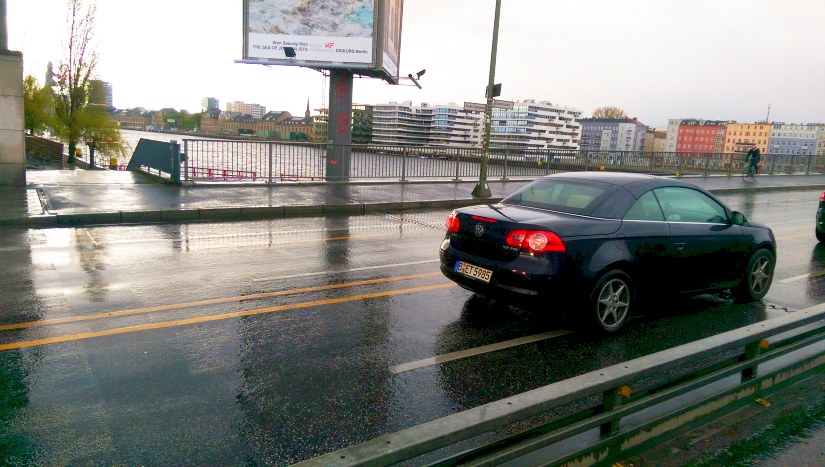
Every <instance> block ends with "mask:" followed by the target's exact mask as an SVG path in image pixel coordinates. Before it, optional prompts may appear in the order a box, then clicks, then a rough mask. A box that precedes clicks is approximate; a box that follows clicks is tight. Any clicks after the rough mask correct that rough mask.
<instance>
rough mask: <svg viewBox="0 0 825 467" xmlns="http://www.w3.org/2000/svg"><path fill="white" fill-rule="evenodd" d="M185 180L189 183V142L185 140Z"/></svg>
mask: <svg viewBox="0 0 825 467" xmlns="http://www.w3.org/2000/svg"><path fill="white" fill-rule="evenodd" d="M183 154H184V157H183V179H184V180H185V181H187V182H188V181H189V140H186V139H185V140H183Z"/></svg>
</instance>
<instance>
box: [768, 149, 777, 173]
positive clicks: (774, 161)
mask: <svg viewBox="0 0 825 467" xmlns="http://www.w3.org/2000/svg"><path fill="white" fill-rule="evenodd" d="M766 157H767V156H766ZM774 166H776V154H773V157H771V170H770V172H768V174H770V175H773V168H774Z"/></svg>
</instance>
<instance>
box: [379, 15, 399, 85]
mask: <svg viewBox="0 0 825 467" xmlns="http://www.w3.org/2000/svg"><path fill="white" fill-rule="evenodd" d="M382 5H383V11H382V12H381V16H382V20H383V21H382V29H383V30H382V34H381V35H382V39H383V46H382V47H381V49H380V50H381V51H382V62H381V66H380V67H379V68H383V70H384V71H385V72H386V74H387V75H389V76H390V77H393V78H395V79H394V81H395V82H397V81H398V66H399V62H400V60H401V18H402V16H403V13H402V12H403V9H404V0H384V2H382Z"/></svg>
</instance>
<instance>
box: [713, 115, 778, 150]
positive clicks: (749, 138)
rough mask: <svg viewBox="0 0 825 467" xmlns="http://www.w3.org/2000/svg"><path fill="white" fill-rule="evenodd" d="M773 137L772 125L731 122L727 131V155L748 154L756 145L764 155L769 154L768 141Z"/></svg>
mask: <svg viewBox="0 0 825 467" xmlns="http://www.w3.org/2000/svg"><path fill="white" fill-rule="evenodd" d="M770 136H771V124H770V123H765V122H760V123H736V122H729V123H728V125H727V128H726V131H725V149H724V152H726V153H734V152H736V153H741V152H746V151H747V150H748V148H750V146H752V145H754V144H755V145H756V147H758V148H759V151H760V152H761V153H762V154H767V153H768V140H769V139H770Z"/></svg>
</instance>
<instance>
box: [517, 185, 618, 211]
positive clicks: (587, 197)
mask: <svg viewBox="0 0 825 467" xmlns="http://www.w3.org/2000/svg"><path fill="white" fill-rule="evenodd" d="M607 187H608V185H604V184H601V183H589V182H585V181H582V180H553V179H542V180H535V181H533V182H531V183H529V184H527V185H525V186H524V187H523V188H521V189H519V190H518V191H516V192H514V193H513V194H511V195H510V196H508V197H506V198H504V199H503V200H502V203H504V204H512V205H518V206H529V207H534V208H541V209H549V210H552V211H561V212H569V213H573V214H587V213H590V212H591V211H592V210H593V209H594V208H595V207H596V206H597V205H598V204H599V202H600V201H601V199H602V197H603V196H604V195H605V194H606V192H607V191H608V190H607Z"/></svg>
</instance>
